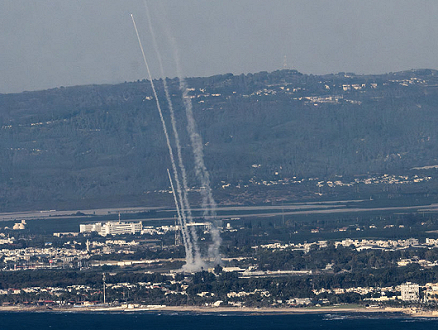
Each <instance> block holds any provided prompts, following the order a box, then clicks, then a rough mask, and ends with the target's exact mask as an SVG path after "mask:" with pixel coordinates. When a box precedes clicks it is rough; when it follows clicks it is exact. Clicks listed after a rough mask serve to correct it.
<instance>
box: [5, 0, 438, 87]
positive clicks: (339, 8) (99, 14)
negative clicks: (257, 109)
mask: <svg viewBox="0 0 438 330" xmlns="http://www.w3.org/2000/svg"><path fill="white" fill-rule="evenodd" d="M148 4H149V7H150V9H151V13H152V20H153V26H154V28H155V30H156V34H157V36H158V39H159V40H158V42H159V46H160V50H161V52H162V54H163V61H164V65H165V70H166V75H168V76H170V77H174V76H176V70H175V65H174V60H173V56H172V52H171V48H170V47H169V42H168V39H167V37H166V34H165V33H164V29H163V25H167V26H168V27H169V29H170V31H171V32H172V35H173V36H174V38H175V40H176V41H177V43H178V47H179V53H180V60H181V63H182V66H183V72H184V74H185V75H187V76H210V75H214V74H221V73H228V72H231V73H234V74H240V73H248V72H258V71H273V70H277V69H281V68H282V66H283V58H284V55H286V56H287V63H288V67H289V68H291V69H297V70H299V71H300V72H303V73H312V74H323V73H332V72H334V73H336V72H340V71H345V72H355V73H384V72H391V71H392V72H394V71H400V70H407V69H412V68H431V69H438V56H437V54H438V24H437V23H438V21H437V20H438V1H436V0H411V1H408V0H366V1H359V0H357V1H356V0H269V1H266V0H263V1H261V0H220V1H213V0H211V1H209V0H149V1H148ZM130 13H132V14H133V15H134V17H135V18H136V22H137V25H138V26H139V32H140V35H141V37H142V39H143V44H144V46H145V51H146V55H147V57H148V60H149V62H150V65H151V69H152V72H153V74H154V76H156V77H158V76H159V70H158V68H157V61H156V59H155V52H154V51H153V49H152V48H151V47H150V45H151V44H152V43H151V39H150V33H149V30H148V28H147V20H146V13H145V7H144V3H143V0H92V1H90V0H75V1H66V0H38V1H30V0H0V93H8V92H21V91H23V90H39V89H46V88H52V87H58V86H71V85H82V84H93V83H96V84H99V83H118V82H123V81H133V80H137V79H144V78H146V77H147V74H146V71H145V69H144V65H143V62H142V58H141V53H140V50H139V48H138V44H137V40H136V36H135V32H134V29H133V26H132V22H131V19H130V15H129V14H130Z"/></svg>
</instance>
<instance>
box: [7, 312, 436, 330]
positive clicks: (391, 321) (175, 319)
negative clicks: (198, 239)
mask: <svg viewBox="0 0 438 330" xmlns="http://www.w3.org/2000/svg"><path fill="white" fill-rule="evenodd" d="M391 328H393V329H397V330H403V329H438V319H427V318H419V319H418V318H407V317H404V316H400V315H395V314H385V315H384V316H383V315H382V314H380V315H374V314H373V315H371V316H370V315H369V314H366V315H365V314H306V315H245V314H235V313H228V314H188V313H149V312H144V313H139V312H133V313H25V312H22V313H21V312H20V313H14V312H2V313H0V329H2V330H9V329H11V330H21V329H26V330H27V329H32V330H40V329H50V330H53V329H62V330H70V329H79V330H88V329H93V330H94V329H105V330H113V329H124V330H125V329H126V330H131V329H132V330H137V329H157V330H167V329H172V330H175V329H177V330H178V329H199V330H201V329H202V330H204V329H207V330H214V329H227V330H234V329H239V330H241V329H243V330H244V329H251V330H254V329H324V330H331V329H334V330H342V329H349V330H351V329H353V330H362V329H363V330H365V329H367V330H368V329H372V330H379V329H385V330H388V329H391Z"/></svg>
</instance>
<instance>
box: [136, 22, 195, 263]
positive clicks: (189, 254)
mask: <svg viewBox="0 0 438 330" xmlns="http://www.w3.org/2000/svg"><path fill="white" fill-rule="evenodd" d="M131 19H132V23H133V24H134V29H135V33H136V35H137V39H138V43H139V46H140V50H141V53H142V55H143V60H144V64H145V66H146V70H147V72H148V75H149V79H150V81H151V87H152V91H153V94H154V97H155V100H156V104H157V108H158V112H159V115H160V120H161V123H162V126H163V131H164V135H165V137H166V143H167V148H168V150H169V156H170V160H171V163H172V170H173V172H174V176H175V181H176V184H177V191H178V195H179V198H180V199H181V186H180V183H179V178H178V171H177V168H176V164H175V159H174V156H173V151H172V146H171V143H170V139H169V134H168V132H167V128H166V123H165V121H164V117H163V112H162V110H161V106H160V102H159V100H158V95H157V92H156V89H155V85H154V82H153V79H152V75H151V72H150V69H149V65H148V62H147V59H146V55H145V53H144V49H143V46H142V43H141V40H140V36H139V34H138V29H137V25H136V24H135V20H134V16H133V15H132V14H131ZM182 205H183V204H182V203H181V207H182ZM180 214H181V217H179V224H180V226H181V231H182V232H183V240H184V247H185V250H186V263H187V264H188V265H193V264H194V255H193V243H192V240H191V237H190V235H187V219H186V217H185V212H183V210H182V212H181V213H180ZM198 254H199V253H198ZM196 258H197V259H200V257H199V256H196Z"/></svg>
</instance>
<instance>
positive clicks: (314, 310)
mask: <svg viewBox="0 0 438 330" xmlns="http://www.w3.org/2000/svg"><path fill="white" fill-rule="evenodd" d="M148 311H149V312H150V311H156V312H175V313H200V314H202V313H206V314H209V313H245V314H249V315H251V314H252V315H260V314H321V313H379V314H383V313H400V314H405V315H407V316H412V317H438V311H424V310H418V309H416V308H405V307H386V308H384V307H382V308H380V307H362V306H342V305H339V306H328V307H324V306H323V307H279V308H274V307H263V308H255V307H210V306H162V305H139V306H135V307H133V306H129V307H127V306H116V307H111V306H98V305H96V306H79V307H76V306H75V307H72V306H68V307H47V306H1V307H0V312H78V313H93V312H99V313H102V312H108V313H111V312H118V313H120V312H129V313H131V312H148Z"/></svg>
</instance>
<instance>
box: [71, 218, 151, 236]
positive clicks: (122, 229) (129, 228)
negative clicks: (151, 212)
mask: <svg viewBox="0 0 438 330" xmlns="http://www.w3.org/2000/svg"><path fill="white" fill-rule="evenodd" d="M142 227H143V226H142V223H141V221H139V222H121V221H108V222H105V223H103V224H102V223H100V222H97V223H93V224H83V225H79V231H80V232H81V233H91V232H97V233H98V234H99V235H100V236H107V235H121V234H136V233H140V232H141V230H142Z"/></svg>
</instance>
